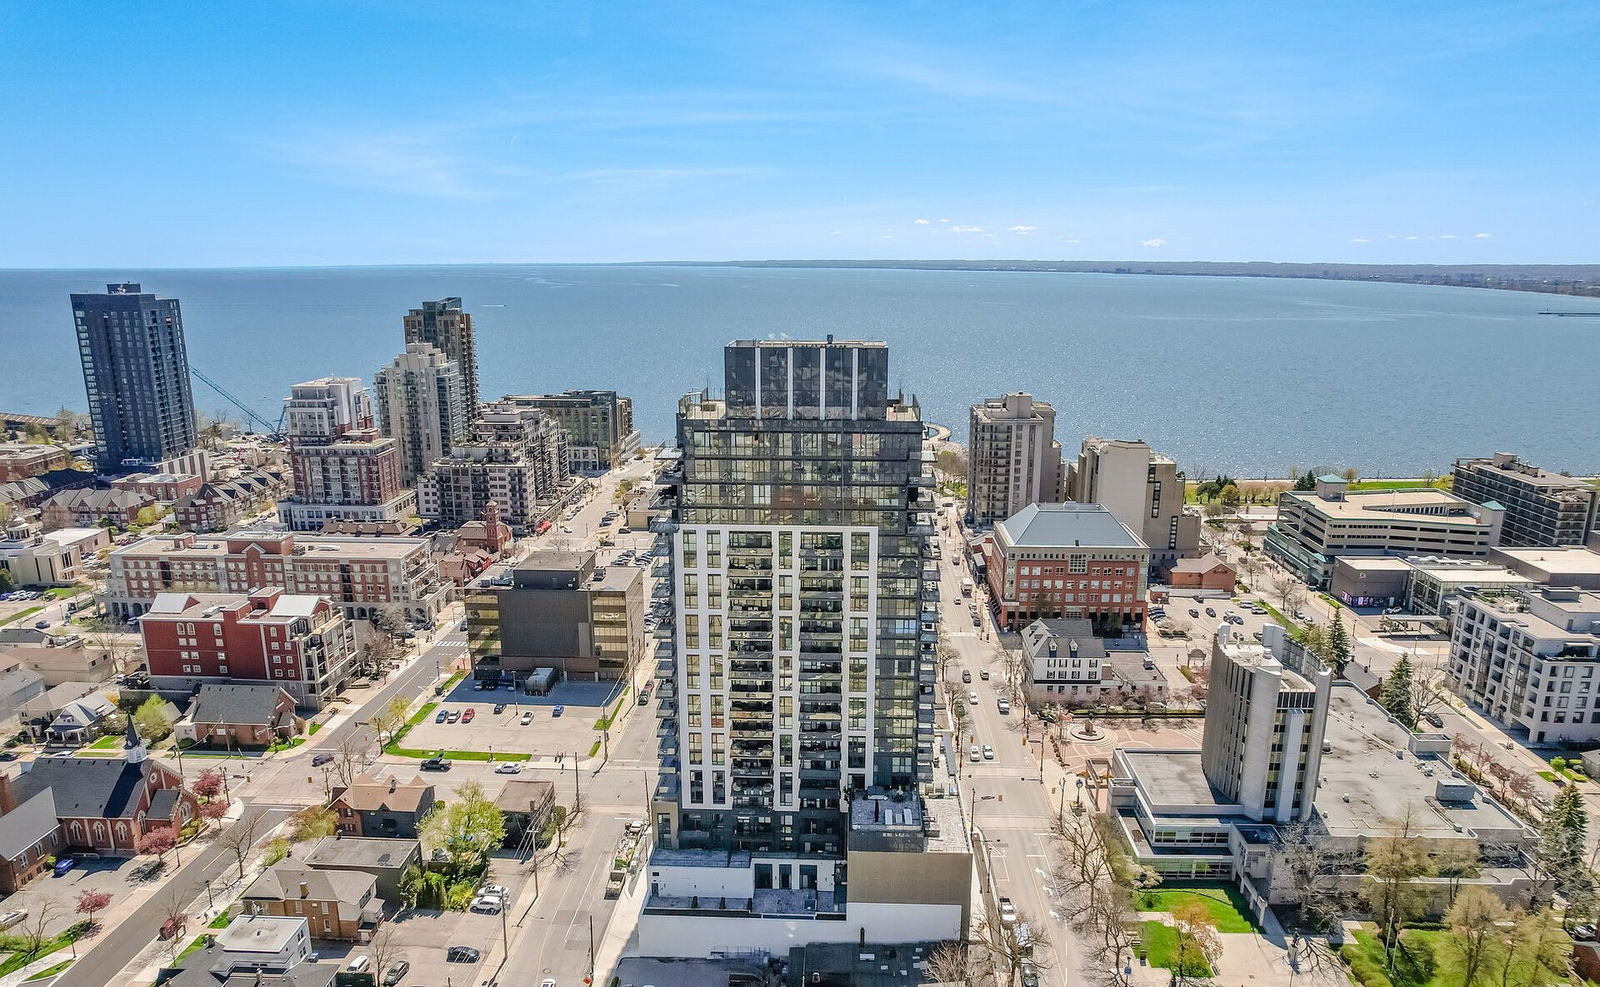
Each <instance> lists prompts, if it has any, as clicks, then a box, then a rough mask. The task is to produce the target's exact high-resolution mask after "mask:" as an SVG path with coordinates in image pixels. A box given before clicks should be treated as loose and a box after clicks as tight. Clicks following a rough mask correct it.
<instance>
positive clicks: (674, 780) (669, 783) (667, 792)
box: [655, 775, 687, 841]
mask: <svg viewBox="0 0 1600 987" xmlns="http://www.w3.org/2000/svg"><path fill="white" fill-rule="evenodd" d="M682 787H683V786H682V784H681V783H680V781H679V779H678V776H677V775H662V776H661V777H659V778H657V779H656V794H655V797H656V800H657V801H661V802H676V801H678V793H679V792H680V791H682ZM685 835H687V834H683V833H680V834H679V838H680V841H681V839H682V837H683V836H685Z"/></svg>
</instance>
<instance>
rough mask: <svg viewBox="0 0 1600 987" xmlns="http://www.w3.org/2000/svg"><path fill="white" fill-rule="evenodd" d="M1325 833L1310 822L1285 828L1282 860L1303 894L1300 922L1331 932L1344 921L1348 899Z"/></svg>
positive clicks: (1312, 928)
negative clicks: (1314, 827)
mask: <svg viewBox="0 0 1600 987" xmlns="http://www.w3.org/2000/svg"><path fill="white" fill-rule="evenodd" d="M1323 835H1324V834H1323V833H1322V832H1321V831H1320V830H1315V829H1313V827H1312V824H1311V823H1308V822H1298V823H1294V824H1292V825H1290V826H1287V827H1285V828H1284V830H1283V861H1284V866H1285V867H1287V868H1288V872H1289V881H1288V884H1289V886H1291V887H1293V888H1295V889H1296V891H1297V892H1298V893H1299V896H1300V919H1301V922H1302V923H1303V924H1304V925H1305V926H1306V927H1307V928H1308V929H1310V930H1311V931H1313V932H1321V933H1329V932H1333V931H1334V930H1336V929H1338V928H1339V925H1340V923H1342V922H1343V921H1344V920H1345V918H1346V916H1347V913H1348V912H1349V901H1348V899H1347V897H1346V895H1345V892H1344V890H1343V888H1342V886H1341V883H1340V878H1341V875H1340V873H1339V872H1340V870H1341V868H1340V866H1339V864H1340V861H1339V860H1338V857H1337V855H1336V854H1335V853H1333V852H1331V851H1330V850H1329V849H1328V844H1327V843H1326V842H1325V841H1324V840H1323V839H1322V838H1321V837H1322V836H1323Z"/></svg>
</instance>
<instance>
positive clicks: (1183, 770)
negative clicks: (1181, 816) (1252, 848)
mask: <svg viewBox="0 0 1600 987" xmlns="http://www.w3.org/2000/svg"><path fill="white" fill-rule="evenodd" d="M1118 754H1119V755H1120V756H1121V758H1122V762H1123V763H1124V764H1126V765H1127V766H1128V771H1129V772H1130V773H1131V774H1132V775H1133V780H1134V781H1135V782H1136V783H1137V784H1138V786H1139V790H1140V791H1142V792H1143V793H1144V795H1145V799H1146V801H1148V802H1150V803H1151V804H1153V805H1187V806H1193V807H1194V808H1195V809H1196V810H1197V813H1195V814H1205V812H1206V809H1207V807H1215V808H1216V809H1217V810H1218V812H1222V807H1223V806H1225V805H1230V803H1225V802H1223V801H1222V795H1221V794H1220V793H1218V792H1217V790H1216V789H1215V788H1212V787H1211V783H1210V782H1209V781H1207V780H1206V775H1205V772H1204V771H1202V770H1201V769H1200V752H1199V751H1198V750H1179V751H1172V750H1166V751H1163V750H1145V749H1139V748H1118Z"/></svg>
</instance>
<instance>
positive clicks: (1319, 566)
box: [1264, 475, 1504, 589]
mask: <svg viewBox="0 0 1600 987" xmlns="http://www.w3.org/2000/svg"><path fill="white" fill-rule="evenodd" d="M1349 486H1350V484H1349V482H1348V481H1347V480H1345V479H1344V477H1341V476H1332V475H1329V476H1324V477H1320V478H1319V479H1318V480H1317V485H1316V489H1314V490H1309V491H1298V490H1289V491H1285V492H1284V493H1282V494H1280V495H1279V496H1278V519H1277V521H1275V522H1273V524H1272V525H1271V526H1270V527H1269V528H1268V529H1267V537H1266V541H1265V544H1264V547H1265V549H1266V552H1267V554H1268V555H1270V556H1271V557H1272V558H1273V559H1275V560H1276V561H1277V562H1278V563H1279V564H1280V565H1282V566H1284V567H1285V568H1287V569H1288V570H1290V571H1291V572H1293V573H1294V574H1295V575H1297V576H1299V577H1300V578H1301V579H1303V580H1305V581H1306V583H1308V584H1309V585H1311V586H1312V587H1314V588H1317V589H1325V588H1326V587H1327V586H1328V583H1329V580H1331V579H1332V577H1333V566H1334V562H1335V560H1337V559H1339V558H1342V557H1344V556H1350V555H1438V556H1447V557H1452V558H1480V559H1481V558H1483V557H1484V556H1486V555H1488V554H1489V549H1490V547H1491V546H1493V545H1495V544H1496V543H1497V541H1498V538H1499V533H1500V521H1501V516H1502V515H1503V513H1504V511H1503V510H1502V509H1500V508H1499V507H1498V506H1497V505H1495V504H1493V503H1490V504H1473V503H1471V502H1469V501H1466V500H1463V499H1461V498H1460V497H1457V496H1455V495H1454V494H1450V493H1447V492H1445V491H1443V490H1437V489H1433V488H1431V487H1425V488H1408V489H1404V490H1368V491H1361V492H1356V493H1352V492H1350V490H1349Z"/></svg>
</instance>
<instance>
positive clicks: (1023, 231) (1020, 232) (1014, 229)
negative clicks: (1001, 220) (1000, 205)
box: [1006, 226, 1039, 236]
mask: <svg viewBox="0 0 1600 987" xmlns="http://www.w3.org/2000/svg"><path fill="white" fill-rule="evenodd" d="M1038 228H1039V227H1037V226H1007V227H1006V232H1007V233H1015V234H1016V235H1017V236H1027V235H1028V234H1029V233H1032V232H1033V231H1034V230H1036V229H1038Z"/></svg>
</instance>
